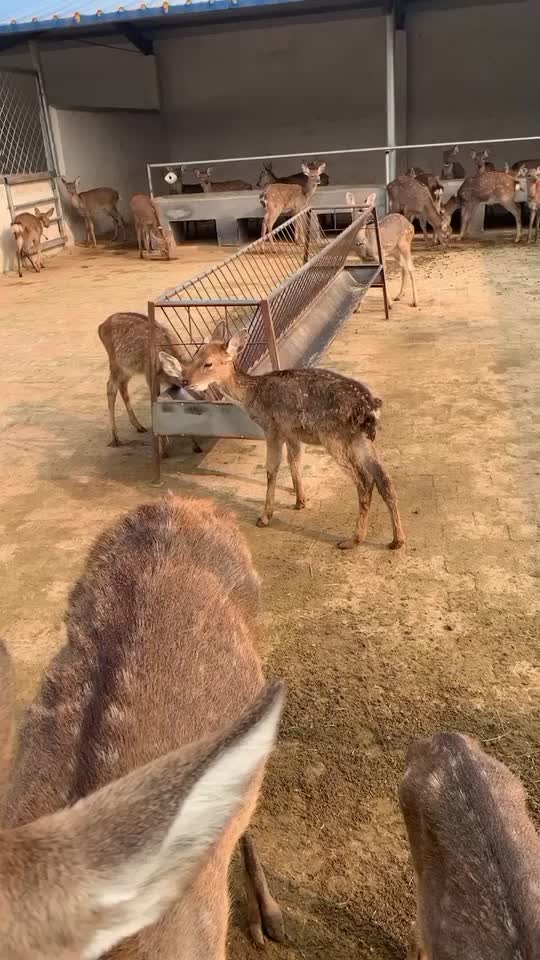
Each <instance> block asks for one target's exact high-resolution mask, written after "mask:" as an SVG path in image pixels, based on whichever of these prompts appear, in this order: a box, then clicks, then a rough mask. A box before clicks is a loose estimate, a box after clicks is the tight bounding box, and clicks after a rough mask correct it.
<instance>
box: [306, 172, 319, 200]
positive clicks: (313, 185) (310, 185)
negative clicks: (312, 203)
mask: <svg viewBox="0 0 540 960" xmlns="http://www.w3.org/2000/svg"><path fill="white" fill-rule="evenodd" d="M316 189H317V181H316V180H314V179H312V178H311V177H308V180H307V183H306V186H305V194H306V199H307V200H311V198H312V196H313V194H314V193H315V191H316Z"/></svg>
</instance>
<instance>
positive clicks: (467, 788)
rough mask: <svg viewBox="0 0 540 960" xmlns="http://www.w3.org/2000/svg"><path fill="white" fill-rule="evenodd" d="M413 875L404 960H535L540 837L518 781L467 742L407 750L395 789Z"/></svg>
mask: <svg viewBox="0 0 540 960" xmlns="http://www.w3.org/2000/svg"><path fill="white" fill-rule="evenodd" d="M399 800H400V804H401V809H402V813H403V817H404V820H405V825H406V829H407V834H408V839H409V845H410V849H411V856H412V861H413V867H414V873H415V877H416V924H414V925H413V930H412V936H411V943H410V949H409V958H410V960H437V958H439V957H441V958H442V957H445V958H453V957H455V958H458V957H463V958H465V957H467V958H468V960H484V958H487V957H489V958H490V960H511V958H516V960H517V958H518V957H519V958H522V960H534V958H536V957H537V956H538V955H539V950H540V922H539V917H540V892H539V891H540V837H539V836H538V834H537V832H536V830H535V828H534V826H533V824H532V822H531V820H530V818H529V814H528V811H527V803H526V797H525V791H524V789H523V786H522V784H521V783H520V781H519V780H518V778H517V777H516V776H514V774H513V773H511V772H510V770H509V769H508V767H506V766H505V765H504V764H503V763H500V762H499V761H498V760H496V759H495V758H494V757H492V756H490V755H489V754H487V753H485V752H484V751H483V750H482V748H481V747H480V745H479V744H478V743H477V741H475V740H474V739H473V738H471V737H468V736H465V735H464V734H461V733H438V734H436V735H435V736H433V737H431V738H428V739H424V740H420V741H418V742H417V743H414V744H413V745H412V747H411V748H410V749H409V753H408V757H407V767H406V770H405V774H404V776H403V778H402V781H401V785H400V788H399Z"/></svg>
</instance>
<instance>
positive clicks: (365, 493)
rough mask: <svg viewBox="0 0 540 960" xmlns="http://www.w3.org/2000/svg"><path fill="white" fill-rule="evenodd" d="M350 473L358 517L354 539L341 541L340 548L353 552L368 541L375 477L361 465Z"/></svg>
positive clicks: (349, 538) (348, 538)
mask: <svg viewBox="0 0 540 960" xmlns="http://www.w3.org/2000/svg"><path fill="white" fill-rule="evenodd" d="M350 472H351V473H352V476H353V478H354V481H355V484H356V492H357V495H358V517H357V519H356V529H355V531H354V533H353V535H352V537H347V538H346V539H345V540H340V541H339V543H338V547H339V549H340V550H353V549H354V547H357V546H358V544H359V543H363V542H364V540H365V539H366V533H367V522H368V516H369V508H370V507H371V498H372V496H373V485H374V480H373V477H372V476H370V474H369V473H368V472H367V471H366V470H365V469H364V468H363V467H362V466H361V465H360V464H359V465H358V466H356V467H353V468H352V470H351V471H350Z"/></svg>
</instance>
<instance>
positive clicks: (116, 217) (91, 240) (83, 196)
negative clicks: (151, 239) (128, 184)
mask: <svg viewBox="0 0 540 960" xmlns="http://www.w3.org/2000/svg"><path fill="white" fill-rule="evenodd" d="M62 183H63V184H64V186H65V188H66V190H67V192H68V194H69V198H70V200H71V204H72V206H73V207H74V208H75V210H76V211H77V213H79V214H80V216H81V217H82V218H83V220H84V225H85V228H86V242H87V243H88V244H92V245H93V246H94V247H97V243H96V231H95V226H94V221H95V219H96V216H97V214H99V213H107V214H108V215H109V216H110V217H111V219H112V221H113V223H114V234H113V238H112V239H113V242H114V241H115V240H118V229H119V228H120V230H121V231H122V239H124V240H125V238H126V225H125V223H124V221H123V219H122V217H121V215H120V213H119V211H118V201H119V199H120V197H119V194H118V192H117V191H116V190H112V189H111V187H94V189H93V190H82V191H81V190H79V187H80V184H81V178H80V177H75V180H64V178H63V177H62Z"/></svg>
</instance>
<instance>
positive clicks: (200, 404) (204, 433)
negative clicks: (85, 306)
mask: <svg viewBox="0 0 540 960" xmlns="http://www.w3.org/2000/svg"><path fill="white" fill-rule="evenodd" d="M348 209H349V212H350V209H351V208H348ZM361 211H362V212H361V215H360V217H359V218H358V219H356V220H353V222H352V223H351V224H350V225H349V226H348V227H347V228H346V229H345V230H343V231H342V232H341V233H340V234H338V235H337V236H336V237H334V238H333V239H331V240H328V239H327V238H326V237H325V236H324V234H323V233H322V231H321V229H320V226H319V222H318V219H317V216H316V214H315V213H314V211H313V210H311V209H306V210H304V211H302V212H301V213H299V214H297V215H296V216H295V217H293V218H292V219H291V220H288V221H287V222H286V223H284V224H283V225H282V226H280V227H277V228H276V229H275V230H273V231H272V233H271V234H269V235H268V236H267V237H265V238H261V239H259V240H256V241H255V242H254V243H252V244H250V245H249V246H247V247H244V248H242V249H241V250H240V251H239V252H238V253H236V254H235V255H234V256H232V257H229V258H228V259H227V260H225V261H224V262H223V263H221V264H219V265H218V266H216V267H213V268H212V269H211V270H208V271H206V272H205V273H203V274H200V275H199V276H198V277H195V278H194V279H193V280H189V281H187V282H186V283H183V284H181V285H180V286H178V287H175V288H173V289H172V290H167V291H166V292H165V293H164V294H163V295H162V296H161V297H158V298H157V299H156V300H153V301H151V302H150V303H149V304H148V315H149V321H150V360H151V371H155V370H156V369H157V366H156V361H157V355H158V353H159V350H160V349H161V347H162V346H165V348H166V344H162V343H161V342H160V330H161V329H162V327H163V326H165V327H167V328H168V332H169V333H172V334H173V336H174V339H175V342H176V343H177V345H178V348H179V351H180V352H181V353H182V354H184V355H187V356H190V357H192V356H193V355H194V354H195V353H196V351H197V350H198V348H199V347H200V345H201V344H202V342H203V341H204V339H205V338H206V337H209V336H211V335H212V333H213V331H214V330H215V328H216V326H217V325H218V324H219V323H220V322H222V321H224V322H225V324H226V327H227V329H228V331H229V333H232V332H234V331H236V330H241V329H243V328H245V329H247V330H248V332H249V337H248V340H247V343H246V346H245V347H244V350H243V351H242V354H241V356H240V357H239V363H240V366H241V368H242V369H243V370H244V371H246V372H248V373H252V374H261V373H266V372H267V371H270V370H272V369H274V370H275V369H286V368H291V367H308V366H314V365H315V364H317V363H318V361H319V360H320V358H321V357H322V356H323V354H324V353H325V351H326V350H327V348H328V346H329V345H330V343H331V342H332V340H333V339H334V337H335V336H336V334H337V333H338V331H339V329H340V328H341V327H342V326H343V324H344V323H345V322H346V320H347V319H348V318H349V317H350V316H351V314H353V313H354V312H355V311H356V310H358V308H359V306H360V304H361V302H362V300H363V299H364V297H365V295H366V293H367V291H368V289H369V288H370V287H371V286H372V285H376V286H380V287H381V288H382V294H383V300H384V308H385V315H386V317H387V318H388V316H389V313H388V298H387V291H386V278H385V274H384V266H383V261H382V251H381V247H380V236H379V222H378V217H377V210H376V207H374V206H370V207H362V208H361ZM368 223H373V224H374V226H375V231H376V237H377V242H378V249H379V262H378V263H374V264H373V263H369V264H364V263H361V262H360V260H359V258H358V255H357V253H356V240H357V236H358V231H359V230H360V228H361V227H362V226H364V225H366V224H368ZM151 407H152V410H151V414H152V434H153V436H152V446H153V460H154V478H155V480H156V481H157V480H159V476H160V458H161V454H160V441H159V438H160V437H163V436H195V437H201V438H202V437H213V438H215V437H238V438H249V439H255V440H260V439H262V438H263V434H262V431H261V430H260V428H259V427H258V426H257V424H255V423H253V421H252V420H251V419H250V418H249V417H248V415H247V414H246V413H245V411H244V410H242V409H241V408H240V407H238V406H237V405H236V404H232V403H230V402H227V401H226V400H225V399H224V398H223V397H222V395H221V394H220V392H219V390H218V389H217V388H216V387H211V388H210V389H209V390H208V391H206V394H205V395H204V397H203V398H200V397H194V396H191V397H190V396H188V395H186V393H185V391H183V390H181V389H179V388H177V387H169V388H168V389H166V390H164V392H162V393H160V384H159V382H158V377H157V376H155V374H154V376H153V381H152V384H151Z"/></svg>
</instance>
